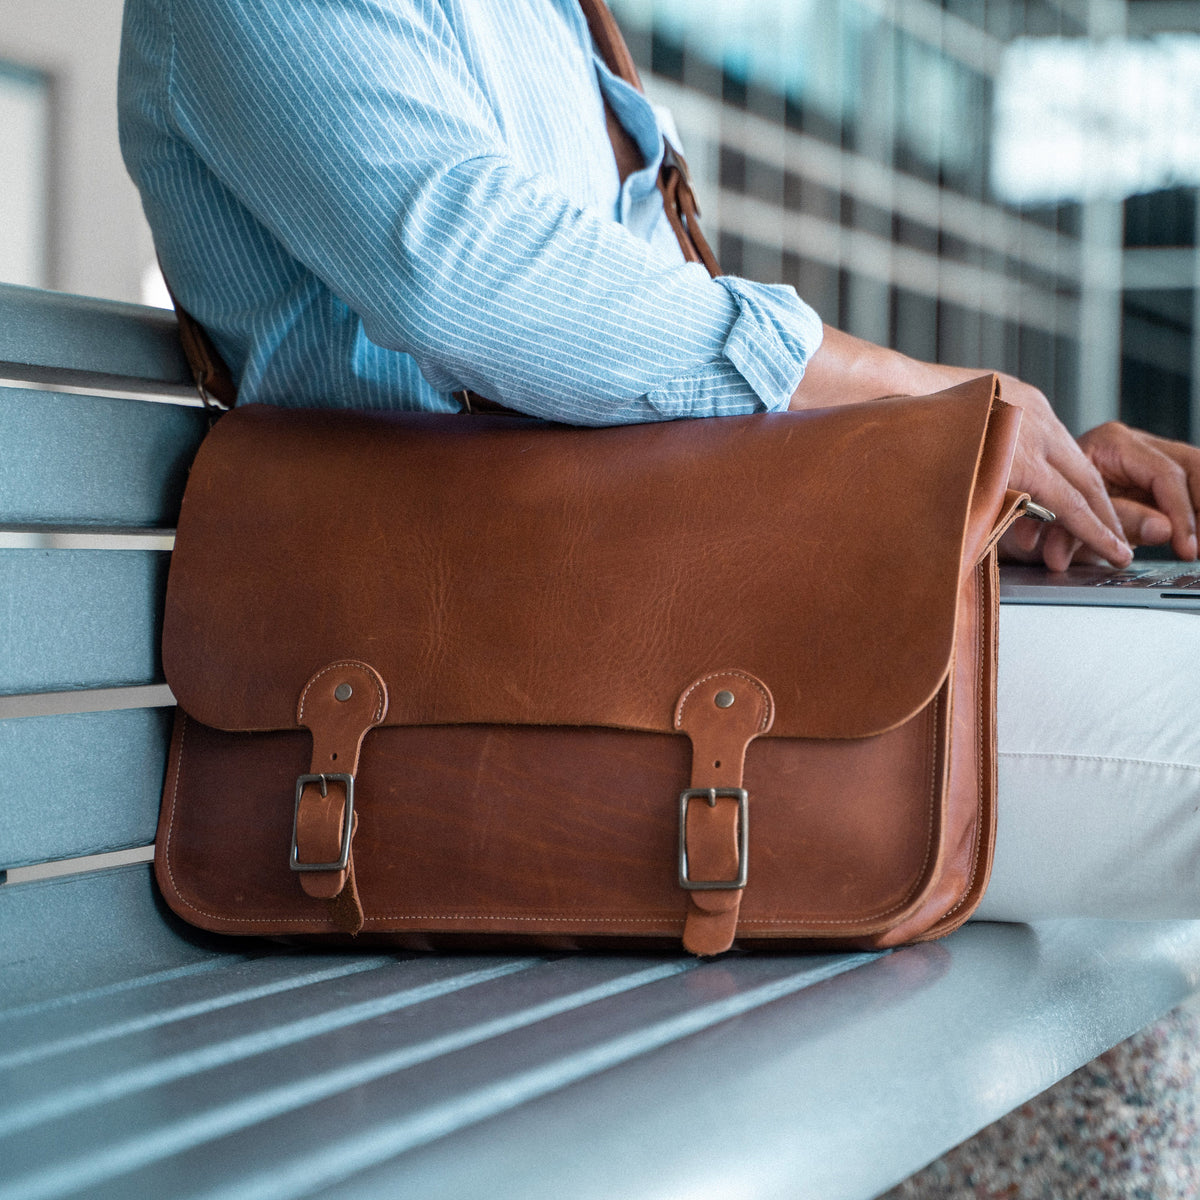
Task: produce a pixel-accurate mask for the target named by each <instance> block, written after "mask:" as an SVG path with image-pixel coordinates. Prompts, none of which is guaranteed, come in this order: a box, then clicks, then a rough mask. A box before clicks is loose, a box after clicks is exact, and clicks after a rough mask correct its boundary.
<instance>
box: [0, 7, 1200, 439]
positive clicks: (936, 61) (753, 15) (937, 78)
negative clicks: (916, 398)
mask: <svg viewBox="0 0 1200 1200" xmlns="http://www.w3.org/2000/svg"><path fill="white" fill-rule="evenodd" d="M611 2H612V7H613V9H614V11H615V12H616V14H617V16H618V18H619V19H620V20H621V23H622V25H623V27H624V29H625V30H626V34H627V36H628V39H629V42H630V45H631V48H632V49H633V52H634V55H635V57H636V58H637V59H638V62H639V65H640V66H641V68H642V70H643V74H644V77H645V80H646V83H647V87H648V90H649V91H650V93H651V96H652V97H653V98H654V99H656V100H657V101H659V102H661V103H664V104H666V105H668V106H669V107H670V108H671V109H672V110H673V112H674V114H675V116H676V119H677V122H678V124H679V127H680V131H681V135H682V138H683V141H684V148H685V150H686V152H687V155H688V158H689V161H690V163H691V166H692V172H693V175H694V176H695V177H696V183H697V190H698V192H699V194H700V197H701V201H702V203H703V205H704V208H705V213H704V216H705V227H706V230H707V231H708V232H709V236H710V238H712V239H713V240H714V241H715V243H716V244H717V246H718V249H719V254H720V257H721V260H722V263H723V264H724V266H725V268H726V269H727V270H729V271H733V272H738V273H742V274H747V275H751V276H754V277H756V278H759V279H764V280H770V281H782V282H786V283H790V284H793V285H794V286H795V287H796V288H797V290H798V291H799V292H800V293H801V295H803V296H804V297H805V298H806V299H808V300H809V301H810V302H811V303H812V304H813V305H814V306H815V307H816V308H817V310H818V311H819V312H820V313H821V315H822V316H823V317H824V318H825V319H826V320H827V321H829V322H830V323H833V324H838V325H840V326H842V327H843V328H845V329H848V330H850V331H851V332H853V333H857V334H860V335H862V336H864V337H867V338H870V339H872V340H875V341H880V342H885V343H889V344H891V345H894V346H896V347H898V348H899V349H901V350H904V351H906V352H908V353H910V354H914V355H917V356H919V357H923V358H936V359H941V360H943V361H946V362H954V363H962V364H966V365H972V366H981V367H990V368H993V367H994V368H998V369H1002V370H1006V371H1010V372H1013V373H1014V374H1019V375H1022V376H1023V377H1025V378H1027V379H1029V380H1030V381H1031V382H1033V383H1036V384H1038V385H1039V386H1041V387H1042V388H1044V389H1045V390H1046V392H1047V393H1048V394H1049V395H1050V396H1051V398H1052V399H1053V401H1054V403H1055V405H1056V407H1057V408H1058V409H1059V411H1060V413H1061V414H1062V415H1063V416H1064V418H1065V419H1066V421H1067V422H1068V424H1069V425H1071V426H1072V427H1073V428H1075V429H1076V430H1081V429H1083V428H1085V427H1087V426H1090V425H1093V424H1096V423H1098V422H1100V421H1102V420H1105V419H1108V418H1109V417H1113V416H1117V415H1120V416H1121V417H1122V418H1123V419H1125V420H1128V421H1130V422H1131V423H1133V424H1137V425H1141V426H1143V427H1146V428H1150V429H1153V430H1155V431H1157V432H1161V433H1164V434H1169V435H1173V436H1177V437H1186V436H1189V435H1191V436H1194V437H1200V338H1197V337H1195V336H1194V331H1195V330H1197V329H1200V317H1198V309H1200V257H1198V256H1197V253H1196V246H1197V221H1198V219H1200V218H1198V209H1197V205H1196V195H1197V188H1198V187H1200V0H611ZM120 9H121V3H120V0H36V2H35V0H0V170H2V171H3V174H2V176H0V179H2V180H3V182H2V183H0V280H4V281H8V282H17V283H26V284H33V285H37V286H48V287H55V288H62V289H65V290H69V291H77V292H83V293H87V294H91V295H100V296H108V297H113V298H117V299H126V300H138V299H156V298H161V292H160V291H158V290H157V281H156V279H155V273H154V269H153V262H154V259H153V248H152V246H151V243H150V238H149V234H148V232H147V230H146V228H145V225H144V222H143V221H142V219H141V215H140V208H139V206H138V202H137V197H136V194H135V193H134V190H133V188H132V186H131V185H130V184H129V182H128V180H127V179H125V177H124V173H123V170H122V167H121V164H120V158H119V154H118V150H117V141H116V119H115V71H116V55H117V45H118V39H119V26H120Z"/></svg>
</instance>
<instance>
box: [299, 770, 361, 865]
mask: <svg viewBox="0 0 1200 1200" xmlns="http://www.w3.org/2000/svg"><path fill="white" fill-rule="evenodd" d="M331 781H332V782H333V783H340V784H342V786H343V787H345V789H346V804H345V811H344V812H343V814H342V852H341V855H340V856H339V857H338V858H337V859H336V860H335V861H334V862H327V863H307V862H301V861H300V847H299V846H298V845H297V844H296V837H297V828H296V826H297V823H298V822H299V820H300V797H301V796H302V795H303V794H304V788H305V786H306V785H307V784H310V783H318V784H320V785H321V795H322V796H328V795H329V783H330V782H331ZM353 832H354V776H353V775H325V774H321V775H301V776H299V777H298V778H297V779H296V811H295V814H294V815H293V817H292V853H291V855H290V856H289V859H288V865H289V866H290V867H291V868H292V870H293V871H344V870H345V869H346V867H347V866H348V865H349V862H350V835H351V834H352V833H353Z"/></svg>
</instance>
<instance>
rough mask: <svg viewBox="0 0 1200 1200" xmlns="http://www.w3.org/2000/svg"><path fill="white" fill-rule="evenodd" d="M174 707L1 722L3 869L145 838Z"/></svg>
mask: <svg viewBox="0 0 1200 1200" xmlns="http://www.w3.org/2000/svg"><path fill="white" fill-rule="evenodd" d="M172 711H173V710H171V709H166V708H155V709H127V710H124V711H120V712H100V713H80V714H73V715H71V716H62V717H23V718H21V719H20V720H15V721H0V762H2V763H3V764H4V800H3V804H2V810H3V811H2V815H0V870H4V869H6V868H9V867H22V866H27V865H29V864H32V863H40V862H46V861H50V860H53V859H60V858H79V857H81V856H83V855H87V854H102V853H104V852H106V851H110V850H125V849H130V848H132V847H135V846H146V845H149V844H150V842H152V841H153V840H154V830H155V826H156V825H157V823H158V804H159V799H160V796H161V794H162V781H163V771H164V766H165V763H166V756H167V744H168V742H169V740H170V736H171V716H172ZM5 936H6V937H8V938H14V937H15V938H17V939H18V940H20V939H21V938H22V937H23V934H22V932H21V931H20V930H12V931H8V932H6V934H5ZM31 949H32V948H31Z"/></svg>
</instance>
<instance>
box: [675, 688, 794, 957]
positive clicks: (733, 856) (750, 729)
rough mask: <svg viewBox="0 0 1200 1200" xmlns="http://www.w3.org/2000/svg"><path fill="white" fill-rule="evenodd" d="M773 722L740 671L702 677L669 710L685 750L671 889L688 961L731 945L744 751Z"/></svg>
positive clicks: (743, 822) (744, 823) (744, 857)
mask: <svg viewBox="0 0 1200 1200" xmlns="http://www.w3.org/2000/svg"><path fill="white" fill-rule="evenodd" d="M774 719H775V702H774V700H773V699H772V697H771V693H770V691H769V690H768V689H767V686H766V684H764V683H763V682H762V681H761V680H759V679H756V678H755V677H754V676H753V675H750V674H748V673H747V672H745V671H714V672H713V673H712V674H710V675H704V676H702V677H701V678H700V679H698V680H696V682H695V683H693V684H691V685H690V686H689V687H687V688H685V689H684V692H683V695H682V696H681V697H680V698H679V703H678V705H676V708H675V721H674V725H675V728H676V729H678V730H679V731H680V732H681V733H686V734H687V735H688V737H689V738H690V739H691V743H692V779H691V786H690V787H688V788H686V789H685V790H684V791H683V793H682V794H681V795H680V797H679V886H680V887H682V888H683V889H685V890H686V892H687V895H688V908H687V919H686V921H685V923H684V929H683V944H684V947H685V948H686V949H688V950H690V951H691V952H692V953H693V954H706V955H707V954H720V953H722V952H723V951H725V950H728V949H729V947H730V946H731V945H733V938H734V934H735V933H736V932H737V920H738V909H739V907H740V905H741V902H742V893H743V892H744V891H745V888H746V882H747V879H748V878H749V869H750V830H749V818H750V797H749V794H748V793H747V791H746V789H745V788H744V787H743V786H742V771H743V767H744V765H745V761H746V747H747V746H748V745H749V744H750V743H751V742H752V741H753V740H754V739H755V738H756V737H759V736H760V735H762V734H764V733H766V732H767V731H768V730H769V729H770V728H771V723H772V722H773V721H774ZM700 801H704V803H700ZM730 801H732V803H730Z"/></svg>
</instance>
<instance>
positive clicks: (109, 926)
mask: <svg viewBox="0 0 1200 1200" xmlns="http://www.w3.org/2000/svg"><path fill="white" fill-rule="evenodd" d="M0 378H7V379H10V380H15V381H21V382H19V383H18V384H15V385H14V386H7V387H0V443H2V444H3V445H4V446H5V454H4V458H3V467H0V580H3V586H4V606H3V608H2V609H0V629H2V630H3V647H4V651H3V654H2V655H0V781H3V793H2V794H3V800H2V801H0V868H5V869H6V871H7V874H6V876H5V877H4V878H5V880H6V881H5V882H4V883H3V884H2V885H0V1200H16V1198H18V1197H19V1198H20V1200H34V1198H50V1197H66V1196H86V1197H89V1198H91V1197H110V1196H111V1197H118V1196H119V1197H122V1198H123V1200H129V1198H137V1197H154V1198H155V1200H161V1198H163V1197H230V1198H231V1200H232V1198H237V1200H246V1198H252V1197H253V1198H257V1197H263V1198H267V1197H279V1198H284V1197H300V1196H307V1195H313V1194H320V1195H321V1196H327V1197H346V1198H349V1197H364V1198H365V1197H378V1196H390V1195H397V1196H403V1197H405V1198H406V1200H426V1198H429V1200H433V1198H435V1197H439V1198H440V1197H445V1198H447V1200H450V1198H453V1200H464V1198H466V1197H472V1196H487V1197H489V1198H492V1197H495V1198H510V1197H511V1198H512V1200H537V1198H539V1197H547V1198H549V1197H555V1200H558V1198H561V1197H563V1196H568V1197H572V1198H573V1200H576V1198H579V1200H584V1198H590V1197H596V1198H599V1197H605V1198H611V1197H614V1196H620V1197H622V1198H623V1200H630V1198H636V1197H688V1198H689V1200H691V1198H696V1197H705V1196H710V1195H711V1196H714V1197H716V1196H720V1197H737V1198H739V1200H741V1198H743V1197H746V1198H749V1197H764V1198H765V1197H785V1196H786V1197H794V1196H798V1195H803V1196H804V1197H806V1200H822V1198H828V1200H832V1198H835V1197H836V1198H845V1200H852V1198H857V1200H866V1198H867V1197H871V1196H875V1195H877V1194H878V1193H879V1192H881V1191H883V1190H885V1189H887V1188H889V1187H890V1186H892V1185H893V1184H895V1183H897V1182H899V1181H900V1180H902V1179H904V1178H906V1177H907V1176H908V1175H910V1174H911V1173H912V1172H913V1171H915V1170H917V1169H918V1168H920V1167H921V1166H923V1165H924V1164H925V1163H927V1162H929V1161H930V1160H932V1159H934V1158H936V1157H937V1156H939V1155H940V1154H942V1153H943V1152H944V1151H945V1150H947V1149H948V1148H949V1147H951V1146H952V1145H954V1144H956V1143H958V1142H960V1141H962V1140H963V1139H965V1138H967V1137H969V1136H970V1135H971V1134H973V1133H974V1132H976V1131H977V1130H978V1129H980V1128H982V1127H983V1126H984V1125H986V1124H988V1123H990V1122H991V1121H993V1120H995V1119H997V1118H998V1117H1000V1116H1001V1115H1003V1114H1004V1113H1006V1112H1008V1111H1009V1110H1011V1109H1012V1108H1014V1107H1016V1106H1017V1105H1019V1104H1021V1103H1023V1102H1024V1101H1025V1100H1027V1099H1029V1098H1030V1097H1031V1096H1033V1095H1035V1094H1036V1093H1038V1092H1040V1091H1041V1090H1043V1089H1044V1088H1046V1087H1048V1086H1049V1085H1050V1084H1052V1083H1054V1082H1055V1081H1057V1080H1058V1079H1060V1078H1062V1077H1063V1076H1065V1075H1066V1074H1068V1073H1069V1072H1071V1071H1072V1070H1074V1069H1075V1068H1076V1067H1078V1066H1080V1065H1082V1064H1083V1063H1085V1062H1087V1061H1089V1060H1090V1059H1092V1058H1094V1057H1095V1056H1096V1055H1097V1054H1099V1053H1101V1052H1102V1051H1103V1050H1105V1049H1107V1048H1108V1047H1110V1046H1112V1045H1113V1044H1115V1043H1116V1042H1118V1041H1120V1040H1122V1039H1123V1038H1125V1037H1127V1036H1129V1035H1130V1034H1132V1033H1134V1032H1135V1031H1136V1030H1138V1029H1139V1028H1141V1027H1142V1026H1143V1025H1145V1024H1146V1023H1148V1022H1149V1021H1151V1020H1153V1019H1154V1018H1156V1017H1158V1016H1160V1015H1161V1014H1162V1013H1164V1012H1165V1011H1167V1010H1168V1009H1169V1008H1171V1007H1173V1006H1174V1005H1176V1004H1178V1003H1180V1002H1181V1001H1183V1000H1184V999H1186V998H1187V997H1188V996H1190V995H1192V994H1193V993H1194V992H1195V991H1196V990H1197V989H1198V987H1200V922H1175V923H1153V924H1150V923H1147V924H1132V923H1131V924H1124V923H1117V922H1099V921H1056V922H1046V923H1043V924H1038V925H1033V926H1022V925H989V924H984V923H974V924H969V925H967V926H966V927H964V928H963V929H961V930H959V931H958V932H956V933H955V934H953V935H952V936H951V937H949V938H947V939H945V940H943V941H940V942H937V943H932V944H928V945H922V946H916V947H907V948H903V949H900V950H896V951H892V952H888V953H879V954H827V955H820V956H814V955H795V954H778V955H736V954H735V955H730V956H726V957H723V958H720V959H718V960H715V961H703V962H702V961H698V960H695V959H692V958H690V957H687V956H684V955H682V954H679V955H676V954H668V955H599V954H576V955H556V954H544V953H531V954H528V955H505V956H493V955H465V954H464V955H417V954H409V953H402V954H401V953H387V952H380V951H378V950H371V951H370V952H363V951H346V952H329V951H320V952H316V951H311V950H301V949H295V948H291V947H288V946H286V945H283V944H279V943H273V942H264V941H256V940H251V939H226V938H220V937H217V936H213V935H208V934H204V933H201V932H199V931H197V930H194V929H191V928H189V927H187V926H185V925H183V924H181V923H180V922H179V921H177V920H176V918H175V917H174V916H173V915H172V914H171V913H169V912H168V911H167V910H166V909H165V907H164V906H163V904H162V902H161V900H160V899H159V897H158V896H157V894H156V892H155V889H154V885H153V881H152V876H151V867H150V865H149V863H148V861H147V860H148V858H149V854H150V852H149V851H148V850H147V849H146V847H148V846H149V844H150V842H151V841H152V838H153V830H154V822H155V817H156V808H157V799H158V789H159V788H160V786H161V780H162V773H163V764H164V758H165V747H166V737H167V728H168V716H169V708H168V707H167V706H168V705H169V704H170V703H171V698H170V695H169V692H168V691H167V689H166V688H165V685H164V684H163V682H162V676H161V669H160V665H159V662H158V654H157V630H158V615H159V613H160V612H161V595H162V586H163V576H164V569H165V563H166V560H167V556H168V553H169V545H170V536H171V527H172V524H173V521H174V514H175V512H176V511H177V508H178V499H179V492H180V488H181V486H182V479H183V477H184V475H185V473H186V465H187V462H188V461H190V456H191V454H192V453H193V452H194V449H195V446H196V444H198V441H199V438H200V437H201V436H202V434H203V431H204V428H205V419H204V416H203V413H202V412H200V411H199V410H198V409H197V408H195V407H194V406H189V405H188V404H186V403H183V401H184V397H185V396H186V394H187V375H186V369H185V367H184V366H183V363H182V359H181V357H180V355H179V352H178V345H177V341H176V339H175V333H174V327H173V320H172V318H171V317H170V316H169V314H165V313H161V312H157V311H154V310H144V309H138V308H136V307H135V306H129V305H115V304H106V303H105V302H101V301H94V300H85V299H80V298H76V297H68V296H58V295H52V294H49V293H43V292H35V291H32V290H30V289H23V288H16V287H9V286H0ZM31 382H32V383H33V384H36V385H38V386H28V385H29V384H30V383H31ZM80 386H83V387H87V388H90V389H92V393H93V394H87V395H83V394H79V393H77V392H74V391H68V390H66V389H67V388H68V387H80ZM97 391H99V392H100V393H101V394H95V393H96V392H97ZM149 395H153V396H154V398H152V399H151V398H141V399H139V398H135V397H138V396H143V397H145V396H149ZM164 399H165V400H166V401H167V403H163V402H162V401H163V400H164Z"/></svg>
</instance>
